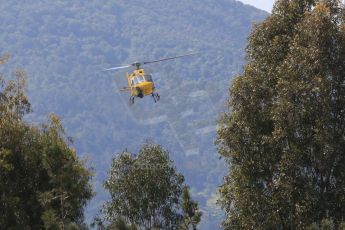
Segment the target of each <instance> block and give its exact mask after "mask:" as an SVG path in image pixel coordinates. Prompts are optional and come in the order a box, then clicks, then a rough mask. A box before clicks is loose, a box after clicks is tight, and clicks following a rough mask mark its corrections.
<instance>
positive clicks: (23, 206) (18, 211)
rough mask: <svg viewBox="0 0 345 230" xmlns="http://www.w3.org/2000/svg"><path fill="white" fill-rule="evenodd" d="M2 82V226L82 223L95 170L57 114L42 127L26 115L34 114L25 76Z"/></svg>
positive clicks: (57, 226) (55, 226) (50, 226)
mask: <svg viewBox="0 0 345 230" xmlns="http://www.w3.org/2000/svg"><path fill="white" fill-rule="evenodd" d="M14 76H15V80H10V81H5V79H4V77H2V78H1V79H0V81H1V87H0V95H1V96H2V100H1V101H0V115H1V116H0V181H1V184H0V194H1V196H0V226H1V228H4V229H41V228H43V226H44V227H45V228H48V229H60V228H61V227H62V226H66V229H67V226H72V225H71V224H72V223H75V224H78V226H79V225H80V226H81V224H82V222H83V208H84V207H85V205H86V202H87V201H88V200H90V199H91V197H92V195H93V193H92V188H91V184H90V179H91V171H90V170H89V169H87V168H86V167H85V164H84V162H83V161H81V160H80V159H78V157H77V156H76V154H75V152H74V150H73V149H72V148H71V147H69V144H70V142H69V141H68V138H67V137H66V136H65V133H64V130H63V127H62V125H61V123H60V121H59V118H58V117H57V116H56V115H51V117H50V121H49V123H47V124H44V125H42V127H36V126H33V125H29V124H27V123H26V122H24V121H23V120H22V117H23V116H24V115H25V114H26V113H27V112H29V111H30V103H29V102H28V100H27V98H26V96H25V93H24V88H25V73H24V72H23V71H19V70H18V71H15V72H14Z"/></svg>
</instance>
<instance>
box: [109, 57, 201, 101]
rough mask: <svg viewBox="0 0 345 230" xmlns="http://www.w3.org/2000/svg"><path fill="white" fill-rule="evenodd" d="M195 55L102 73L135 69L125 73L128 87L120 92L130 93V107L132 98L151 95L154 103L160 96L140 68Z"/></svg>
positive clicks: (136, 64) (134, 65)
mask: <svg viewBox="0 0 345 230" xmlns="http://www.w3.org/2000/svg"><path fill="white" fill-rule="evenodd" d="M195 54H197V53H189V54H184V55H179V56H174V57H167V58H162V59H158V60H153V61H143V62H138V61H136V62H133V63H131V64H126V65H121V66H116V67H112V68H108V69H105V70H104V71H109V70H117V69H125V68H130V67H134V68H135V69H134V70H133V72H131V73H128V72H127V73H126V77H127V82H128V86H127V87H123V88H122V89H120V91H122V92H123V91H127V92H130V95H131V96H130V98H129V104H130V105H133V104H134V98H136V97H138V98H143V97H145V96H148V95H151V96H152V98H153V100H154V102H155V103H156V102H158V101H159V99H160V95H159V94H158V93H157V92H156V88H155V84H154V82H153V79H152V76H151V75H150V74H148V73H147V72H145V70H144V69H143V68H142V67H141V66H142V65H146V64H151V63H156V62H162V61H168V60H172V59H176V58H181V57H187V56H191V55H195Z"/></svg>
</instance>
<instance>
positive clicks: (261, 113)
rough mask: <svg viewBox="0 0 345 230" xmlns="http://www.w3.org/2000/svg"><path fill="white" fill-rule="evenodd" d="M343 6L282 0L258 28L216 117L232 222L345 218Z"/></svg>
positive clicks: (249, 224)
mask: <svg viewBox="0 0 345 230" xmlns="http://www.w3.org/2000/svg"><path fill="white" fill-rule="evenodd" d="M343 12H344V9H343V6H342V5H341V4H339V1H336V0H334V1H332V0H327V1H314V0H292V1H284V0H281V1H277V3H276V5H275V8H274V10H273V13H272V15H271V16H269V17H268V18H267V19H266V20H265V21H264V22H263V23H261V24H259V25H258V26H256V28H255V30H254V31H253V33H252V34H251V36H250V38H249V45H248V47H247V54H248V61H249V63H248V64H247V65H246V66H245V70H244V74H243V76H240V77H237V78H236V79H235V80H234V82H233V85H232V88H231V90H230V91H231V101H230V102H229V107H230V108H231V110H232V111H231V112H228V113H226V114H225V115H224V116H223V117H222V118H221V119H220V121H219V130H218V140H217V143H218V146H219V152H220V154H221V155H222V156H224V157H225V158H226V159H227V161H228V163H229V164H230V167H231V168H230V172H229V174H228V176H227V177H226V178H225V181H224V184H223V186H222V187H221V189H220V192H221V195H222V198H221V200H220V203H221V205H222V206H223V208H224V209H225V210H226V212H227V218H226V220H225V222H224V226H225V227H226V228H235V229H251V228H253V227H254V226H255V228H257V229H301V228H305V227H306V226H309V225H311V224H312V223H313V222H315V221H316V222H320V221H321V220H322V219H324V218H331V219H332V220H334V223H335V224H337V223H339V222H340V221H341V220H343V219H344V218H345V216H344V215H345V193H344V190H343V188H344V186H345V155H344V149H345V141H344V136H345V131H344V130H345V113H344V109H343V108H344V107H345V85H344V80H345V75H344V70H345V64H344V61H343V60H344V59H345V51H344V50H345V36H344V35H345V33H344V32H345V30H344V28H345V27H344V23H345V21H344V15H343ZM324 224H325V226H326V225H327V223H326V222H325V223H324Z"/></svg>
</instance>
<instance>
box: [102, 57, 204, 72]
mask: <svg viewBox="0 0 345 230" xmlns="http://www.w3.org/2000/svg"><path fill="white" fill-rule="evenodd" d="M195 54H198V53H189V54H184V55H179V56H175V57H167V58H162V59H158V60H153V61H144V62H138V61H136V62H133V63H131V64H126V65H121V66H116V67H112V68H109V69H105V71H107V70H116V69H125V68H129V67H134V68H135V69H136V70H138V69H140V67H141V66H142V65H146V64H150V63H155V62H161V61H168V60H171V59H176V58H181V57H187V56H191V55H195Z"/></svg>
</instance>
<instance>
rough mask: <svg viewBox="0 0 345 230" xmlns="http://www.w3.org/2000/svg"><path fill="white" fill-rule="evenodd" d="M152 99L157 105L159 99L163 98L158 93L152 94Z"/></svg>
mask: <svg viewBox="0 0 345 230" xmlns="http://www.w3.org/2000/svg"><path fill="white" fill-rule="evenodd" d="M152 97H153V100H154V101H155V103H157V102H158V101H159V99H160V98H161V97H160V96H159V94H158V93H152Z"/></svg>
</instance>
